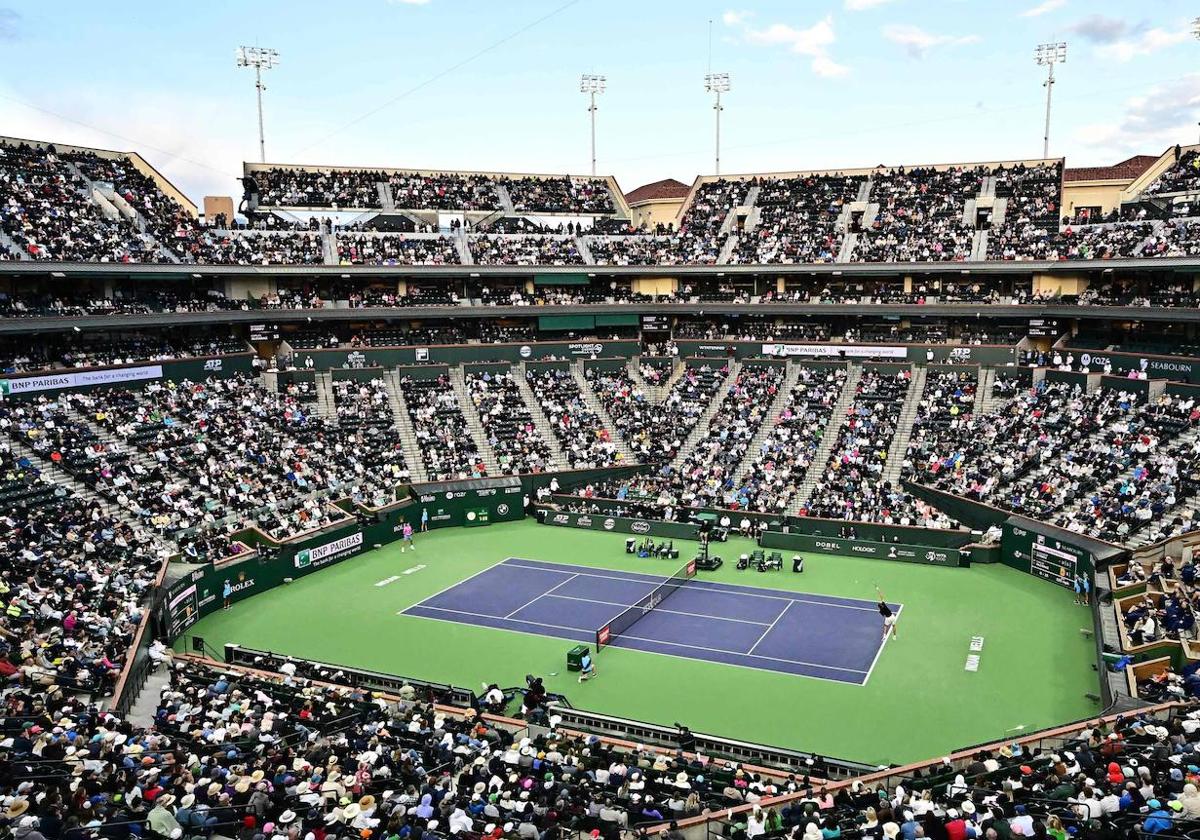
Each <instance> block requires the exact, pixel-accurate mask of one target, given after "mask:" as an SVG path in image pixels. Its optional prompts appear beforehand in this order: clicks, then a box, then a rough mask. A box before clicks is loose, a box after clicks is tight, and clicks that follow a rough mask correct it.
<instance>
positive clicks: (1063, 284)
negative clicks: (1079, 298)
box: [1033, 274, 1088, 295]
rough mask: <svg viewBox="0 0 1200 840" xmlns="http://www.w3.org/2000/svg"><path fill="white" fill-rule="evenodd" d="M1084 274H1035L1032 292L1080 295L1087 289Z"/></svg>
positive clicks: (1086, 280) (1086, 279)
mask: <svg viewBox="0 0 1200 840" xmlns="http://www.w3.org/2000/svg"><path fill="white" fill-rule="evenodd" d="M1087 287H1088V278H1087V275H1085V274H1035V275H1033V293H1034V294H1035V295H1036V294H1049V295H1081V294H1083V293H1084V292H1086V291H1087Z"/></svg>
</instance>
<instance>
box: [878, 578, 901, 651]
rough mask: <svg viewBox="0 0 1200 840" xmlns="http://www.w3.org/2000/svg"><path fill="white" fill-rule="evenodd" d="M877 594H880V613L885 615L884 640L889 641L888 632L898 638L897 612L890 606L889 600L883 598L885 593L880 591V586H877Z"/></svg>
mask: <svg viewBox="0 0 1200 840" xmlns="http://www.w3.org/2000/svg"><path fill="white" fill-rule="evenodd" d="M875 594H876V595H878V596H879V614H880V615H881V616H883V640H884V641H887V637H888V633H891V634H892V638H893V639H895V638H898V637H897V635H896V614H895V613H894V612H892V608H891V607H889V606H888V604H887V601H885V600H884V598H883V593H882V592H880V591H879V587H878V586H876V587H875Z"/></svg>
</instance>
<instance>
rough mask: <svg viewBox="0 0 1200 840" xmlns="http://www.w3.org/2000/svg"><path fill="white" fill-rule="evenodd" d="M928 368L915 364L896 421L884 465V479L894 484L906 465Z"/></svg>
mask: <svg viewBox="0 0 1200 840" xmlns="http://www.w3.org/2000/svg"><path fill="white" fill-rule="evenodd" d="M927 371H928V369H927V368H926V367H925V366H924V365H921V366H919V367H918V366H916V365H914V366H913V369H912V379H910V380H909V383H908V393H907V394H905V395H904V405H903V406H902V407H901V408H900V419H899V420H898V421H897V423H896V435H895V437H893V438H892V445H891V446H889V447H888V453H887V462H886V463H885V464H884V467H883V480H884V481H890V482H892V484H893V485H894V484H895V483H896V482H898V481H899V480H900V468H901V467H902V466H903V465H904V454H905V453H906V452H907V451H908V442H909V441H910V440H912V433H913V422H914V421H915V420H916V419H917V405H918V403H920V402H921V397H922V396H923V395H924V393H925V376H926V373H927Z"/></svg>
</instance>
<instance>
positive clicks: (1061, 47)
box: [1033, 41, 1067, 159]
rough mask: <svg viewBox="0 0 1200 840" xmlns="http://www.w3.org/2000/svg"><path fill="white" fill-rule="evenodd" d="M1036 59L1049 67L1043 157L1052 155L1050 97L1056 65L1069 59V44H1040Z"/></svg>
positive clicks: (1035, 55) (1045, 85)
mask: <svg viewBox="0 0 1200 840" xmlns="http://www.w3.org/2000/svg"><path fill="white" fill-rule="evenodd" d="M1033 58H1034V61H1036V62H1037V63H1038V64H1039V65H1041V66H1043V67H1046V68H1047V74H1046V81H1044V82H1042V87H1044V88H1045V89H1046V129H1045V133H1044V134H1043V135H1042V158H1043V159H1046V158H1048V157H1050V98H1051V96H1052V94H1053V93H1054V65H1055V64H1062V63H1063V62H1065V61H1066V60H1067V44H1066V42H1065V41H1059V42H1058V43H1054V44H1038V48H1037V50H1036V51H1035V52H1034V54H1033Z"/></svg>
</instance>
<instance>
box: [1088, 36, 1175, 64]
mask: <svg viewBox="0 0 1200 840" xmlns="http://www.w3.org/2000/svg"><path fill="white" fill-rule="evenodd" d="M1189 38H1191V33H1190V32H1188V31H1187V30H1186V29H1180V30H1177V31H1167V30H1166V29H1158V28H1154V29H1147V30H1146V31H1145V32H1142V33H1141V34H1140V35H1138V36H1137V37H1136V38H1122V39H1120V40H1116V41H1113V42H1112V43H1109V44H1105V45H1103V46H1101V47H1097V48H1096V55H1098V56H1100V57H1101V58H1110V59H1112V60H1114V61H1130V60H1131V59H1134V58H1137V57H1138V56H1142V55H1150V54H1152V53H1156V52H1158V51H1159V50H1163V49H1166V48H1167V47H1173V46H1175V45H1176V44H1182V43H1183V42H1184V41H1187V40H1188V39H1189Z"/></svg>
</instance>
